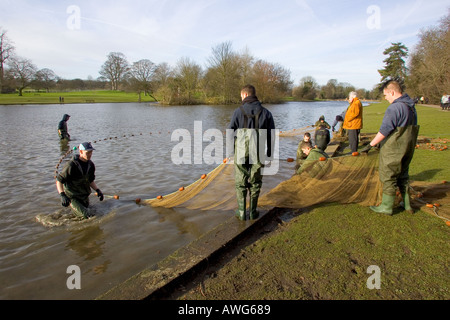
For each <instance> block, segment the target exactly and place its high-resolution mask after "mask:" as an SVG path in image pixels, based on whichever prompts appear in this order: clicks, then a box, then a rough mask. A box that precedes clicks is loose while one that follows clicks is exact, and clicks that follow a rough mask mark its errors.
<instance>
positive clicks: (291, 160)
mask: <svg viewBox="0 0 450 320" xmlns="http://www.w3.org/2000/svg"><path fill="white" fill-rule="evenodd" d="M286 161H287V162H294V158H287V159H286Z"/></svg>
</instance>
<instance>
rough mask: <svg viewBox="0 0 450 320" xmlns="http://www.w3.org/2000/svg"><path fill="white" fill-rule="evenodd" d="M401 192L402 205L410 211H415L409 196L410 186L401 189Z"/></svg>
mask: <svg viewBox="0 0 450 320" xmlns="http://www.w3.org/2000/svg"><path fill="white" fill-rule="evenodd" d="M400 194H401V195H402V199H403V200H402V202H400V204H399V205H400V207H403V208H405V211H407V212H409V213H414V209H413V208H412V207H411V198H410V197H409V187H406V188H405V190H400Z"/></svg>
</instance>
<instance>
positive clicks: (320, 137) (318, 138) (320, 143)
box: [314, 124, 330, 151]
mask: <svg viewBox="0 0 450 320" xmlns="http://www.w3.org/2000/svg"><path fill="white" fill-rule="evenodd" d="M329 143H330V131H329V130H328V129H327V128H326V127H325V125H324V124H321V125H319V129H318V130H316V133H315V135H314V145H315V147H316V148H318V149H320V150H322V151H325V149H326V148H327V146H328V144H329Z"/></svg>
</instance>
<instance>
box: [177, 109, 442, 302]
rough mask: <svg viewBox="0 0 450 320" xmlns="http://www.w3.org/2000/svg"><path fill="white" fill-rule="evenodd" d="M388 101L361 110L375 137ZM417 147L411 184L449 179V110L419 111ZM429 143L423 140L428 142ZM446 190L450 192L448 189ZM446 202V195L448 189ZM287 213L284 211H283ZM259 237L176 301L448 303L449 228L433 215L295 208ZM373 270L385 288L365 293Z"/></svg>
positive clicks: (367, 128)
mask: <svg viewBox="0 0 450 320" xmlns="http://www.w3.org/2000/svg"><path fill="white" fill-rule="evenodd" d="M386 107H387V103H380V104H373V105H371V106H368V107H366V108H365V109H364V129H363V132H366V133H371V132H377V131H378V128H379V126H380V124H381V120H382V117H383V114H384V111H385V109H386ZM417 111H418V116H419V124H420V125H421V130H420V136H422V137H423V136H426V137H429V138H430V139H431V141H432V142H430V143H429V144H428V145H427V144H426V142H423V143H421V144H420V146H419V148H418V149H416V153H415V156H414V159H413V162H412V164H411V168H410V174H411V180H412V181H421V182H429V183H431V184H434V183H436V184H441V185H442V180H447V181H448V180H449V179H450V171H449V169H448V159H449V152H450V151H448V150H444V151H439V150H440V148H439V149H437V150H436V149H432V147H431V143H433V144H439V145H441V146H443V145H448V144H449V143H448V142H447V140H450V132H449V131H448V129H446V128H448V123H449V120H450V112H443V111H440V110H439V109H434V108H429V107H423V106H418V107H417ZM424 141H425V140H424ZM447 190H448V188H447ZM447 197H448V191H447ZM280 212H283V213H284V214H286V211H283V210H280ZM289 214H290V215H292V216H293V218H292V219H291V220H289V221H288V222H282V221H281V220H279V221H278V222H276V221H275V222H274V227H273V228H272V229H270V226H267V228H266V229H270V230H266V229H265V230H262V231H261V234H258V235H255V236H254V237H255V239H256V240H255V239H252V240H251V241H249V242H247V243H246V244H245V245H243V246H242V247H238V248H237V249H236V250H235V251H234V252H233V253H230V254H229V255H227V256H224V257H222V259H221V260H219V261H217V262H216V263H215V264H211V266H210V267H209V268H208V269H206V270H205V271H204V273H203V274H201V275H199V276H198V277H197V278H196V279H195V280H194V281H192V282H191V283H190V284H189V286H188V287H187V288H186V289H184V291H183V290H182V291H180V292H181V294H176V295H174V297H176V298H179V299H210V300H214V299H280V300H284V299H344V300H346V299H442V300H448V299H449V298H450V278H449V277H448V274H449V261H450V254H449V252H450V250H449V249H450V245H449V240H448V239H449V236H450V227H449V226H447V225H446V224H445V223H444V222H443V220H441V219H439V218H437V217H435V216H433V215H432V214H430V212H425V211H421V210H419V211H417V212H416V213H415V214H414V215H411V214H408V213H406V212H401V211H400V212H398V214H395V215H393V216H386V215H383V214H376V213H374V212H372V211H371V210H370V209H369V208H367V207H362V206H360V205H357V204H348V205H341V204H322V205H317V206H314V207H312V208H304V209H301V210H299V209H297V210H290V212H289ZM371 265H376V266H378V267H379V268H380V272H381V274H380V275H381V288H380V289H373V290H370V289H368V288H367V281H368V278H369V277H370V276H371V274H369V273H368V272H367V269H368V267H369V266H371Z"/></svg>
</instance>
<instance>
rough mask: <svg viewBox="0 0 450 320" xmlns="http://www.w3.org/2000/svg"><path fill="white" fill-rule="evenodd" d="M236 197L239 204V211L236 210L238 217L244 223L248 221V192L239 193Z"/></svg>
mask: <svg viewBox="0 0 450 320" xmlns="http://www.w3.org/2000/svg"><path fill="white" fill-rule="evenodd" d="M236 195H237V196H236V198H237V203H238V209H237V210H236V217H237V218H238V219H239V220H242V221H244V220H245V219H246V217H245V211H246V207H247V191H245V192H240V191H237V192H236Z"/></svg>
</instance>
